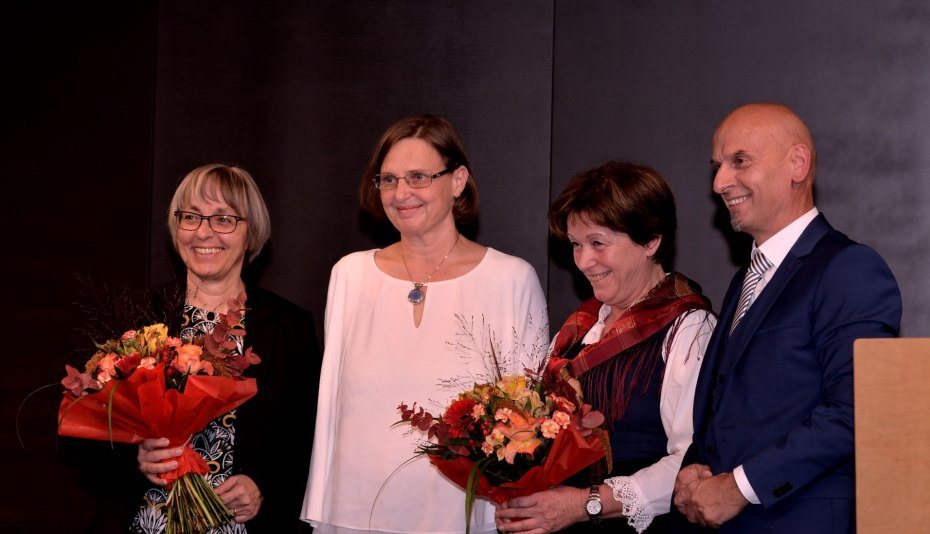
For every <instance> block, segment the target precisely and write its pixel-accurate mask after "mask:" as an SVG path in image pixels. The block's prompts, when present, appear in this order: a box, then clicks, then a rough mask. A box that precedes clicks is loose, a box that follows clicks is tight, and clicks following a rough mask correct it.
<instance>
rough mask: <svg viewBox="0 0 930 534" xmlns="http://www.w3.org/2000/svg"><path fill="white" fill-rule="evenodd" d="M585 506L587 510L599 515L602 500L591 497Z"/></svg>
mask: <svg viewBox="0 0 930 534" xmlns="http://www.w3.org/2000/svg"><path fill="white" fill-rule="evenodd" d="M584 507H585V510H587V511H588V513H589V514H591V515H597V514H599V513H601V501H599V500H595V499H591V500H590V501H588V502H586V503H585V505H584Z"/></svg>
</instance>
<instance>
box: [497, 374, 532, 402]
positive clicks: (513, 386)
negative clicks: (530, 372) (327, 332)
mask: <svg viewBox="0 0 930 534" xmlns="http://www.w3.org/2000/svg"><path fill="white" fill-rule="evenodd" d="M497 387H498V388H500V390H501V391H503V392H504V393H505V394H506V395H507V396H508V397H510V398H511V399H513V400H515V401H516V400H520V399H522V398H524V397H528V396H529V395H530V389H529V388H528V387H527V386H526V376H523V375H505V376H503V377H501V379H500V380H499V381H498V382H497Z"/></svg>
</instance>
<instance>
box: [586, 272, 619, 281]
mask: <svg viewBox="0 0 930 534" xmlns="http://www.w3.org/2000/svg"><path fill="white" fill-rule="evenodd" d="M611 272H612V271H604V272H602V273H598V274H588V273H585V277H587V279H588V280H590V281H592V282H597V281H598V280H603V279H605V278H607V275H609V274H610V273H611Z"/></svg>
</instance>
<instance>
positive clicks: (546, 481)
mask: <svg viewBox="0 0 930 534" xmlns="http://www.w3.org/2000/svg"><path fill="white" fill-rule="evenodd" d="M604 452H605V451H604V444H603V443H602V442H601V440H600V439H599V438H598V437H597V436H596V435H594V434H590V435H588V436H587V437H585V436H582V435H581V433H580V432H578V430H576V429H575V428H574V427H572V426H569V427H568V428H566V429H564V430H562V431H561V432H559V434H558V435H557V436H556V437H555V439H554V440H553V442H552V448H551V449H549V454H548V455H547V456H546V460H545V461H544V462H543V463H542V465H539V466H536V467H531V468H530V470H529V471H527V472H526V474H524V475H523V476H522V477H520V479H519V480H517V481H515V482H505V483H503V484H501V485H500V486H492V485H491V483H490V482H488V480H487V479H486V478H485V477H484V476H482V477H481V478H480V479H479V480H478V489H477V491H476V495H478V496H482V497H487V498H489V499H491V500H493V501H496V502H498V503H503V502H505V501H507V500H508V499H511V498H513V497H522V496H525V495H532V494H533V493H536V492H538V491H542V490H546V489H549V488H551V487H552V486H554V485H556V484H559V483H561V482H563V481H564V480H565V479H567V478H568V477H570V476H572V475H574V474H576V473H578V472H580V471H581V470H582V469H584V468H586V467H588V466H589V465H591V464H593V463H594V462H596V461H598V460H600V459H601V458H604ZM429 461H430V462H431V463H432V464H433V465H435V466H436V467H437V468H438V469H439V471H441V472H442V474H444V475H445V476H446V477H447V478H448V479H449V480H451V481H452V482H455V483H456V484H458V485H459V486H461V487H462V489H465V488H466V486H467V485H468V474H469V472H470V471H471V467H472V465H473V464H474V462H473V461H472V460H470V459H468V458H456V459H454V460H443V459H440V458H436V457H435V456H433V455H430V457H429Z"/></svg>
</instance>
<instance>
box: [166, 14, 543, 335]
mask: <svg viewBox="0 0 930 534" xmlns="http://www.w3.org/2000/svg"><path fill="white" fill-rule="evenodd" d="M212 5H213V4H211V6H212ZM214 7H215V8H216V9H212V10H206V9H204V8H203V5H200V4H199V3H193V4H192V3H180V2H178V3H170V4H168V3H166V4H162V6H161V9H160V17H159V18H160V24H159V63H158V86H157V106H156V109H157V111H156V142H155V167H154V168H155V171H154V174H155V190H154V199H155V206H156V209H155V212H154V215H153V220H154V224H153V232H154V233H153V236H154V237H153V243H155V253H156V254H155V256H154V260H153V261H154V263H155V269H154V270H155V274H156V277H158V276H161V277H164V276H165V275H167V274H168V273H169V272H170V270H169V268H168V265H169V262H168V260H167V258H168V252H167V251H168V250H169V248H168V245H167V244H166V243H167V238H166V237H165V235H164V231H163V224H162V222H161V221H162V219H163V217H164V216H163V213H164V210H165V209H166V206H167V203H168V200H169V199H170V194H171V191H172V189H173V187H174V186H175V184H176V182H177V180H178V179H179V178H180V177H181V176H183V174H184V173H185V172H186V171H187V170H189V169H191V168H193V167H195V166H197V165H199V164H201V163H204V162H208V161H223V162H237V163H240V164H242V165H243V166H245V167H246V168H248V169H249V170H250V171H252V172H253V174H254V175H255V176H256V179H257V180H258V181H259V183H260V185H261V186H262V188H263V191H264V193H265V195H266V198H267V200H268V202H269V204H270V208H271V211H272V220H273V227H274V228H273V235H272V251H271V252H272V254H271V257H270V258H269V261H268V262H267V264H268V265H267V268H266V269H265V270H264V272H263V273H262V277H261V278H262V282H263V284H264V285H266V286H268V287H269V288H271V289H273V290H276V291H278V292H280V293H281V294H283V295H285V296H287V297H288V298H291V299H292V300H295V301H296V302H298V303H300V304H303V305H305V306H307V307H309V308H310V309H311V310H312V311H314V312H315V313H316V315H317V317H318V319H321V318H322V310H323V305H324V301H325V292H326V284H327V282H328V278H329V269H330V267H331V266H332V264H333V263H335V261H336V260H337V259H338V258H339V257H341V256H342V255H344V254H346V253H348V252H351V251H354V250H359V249H364V248H371V247H374V246H379V245H383V244H386V243H389V242H391V241H392V240H393V239H394V236H391V235H390V234H385V233H384V232H378V231H376V230H373V227H372V224H371V221H369V220H367V219H365V218H364V217H361V215H360V210H359V208H358V202H357V199H356V190H357V187H358V180H359V177H360V175H361V172H362V170H363V168H364V165H365V163H366V162H367V159H368V156H369V154H370V151H371V149H372V148H373V146H374V143H375V141H376V140H377V138H378V137H379V136H380V134H381V132H382V131H383V130H384V129H385V128H387V126H389V125H390V124H391V123H392V122H394V121H395V120H397V119H399V118H401V117H402V116H405V115H409V114H415V113H434V114H439V115H443V116H446V117H447V118H449V119H450V120H451V121H452V123H453V124H454V125H455V126H456V128H457V129H458V131H459V133H460V135H461V136H462V138H463V140H464V142H465V146H466V150H467V151H468V154H469V156H470V157H471V159H472V165H473V166H474V172H475V174H476V176H477V178H478V186H479V191H480V196H481V216H480V229H479V232H478V240H479V241H480V242H481V243H483V244H486V245H489V246H492V247H495V248H498V249H500V250H502V251H504V252H508V253H511V254H515V255H518V256H521V257H523V258H525V259H527V260H528V261H530V262H531V263H532V264H533V265H534V266H535V267H536V269H537V271H538V273H539V275H540V278H542V279H543V281H545V277H546V267H547V259H546V258H547V249H546V234H545V229H544V228H545V210H546V207H547V206H548V202H549V199H548V179H549V147H550V138H549V132H550V128H549V120H550V103H551V80H552V72H551V66H552V53H551V47H552V5H551V3H542V4H539V5H537V6H535V8H534V9H532V10H527V9H524V8H522V7H520V6H516V5H501V4H500V3H497V2H478V3H475V2H469V3H464V2H463V3H455V4H449V3H423V2H404V3H397V2H393V3H374V2H333V3H323V2H301V3H289V4H286V5H285V4H282V5H279V6H278V7H277V8H276V9H274V10H268V9H266V7H265V6H264V5H256V4H254V3H247V2H232V3H230V2H226V3H223V4H222V5H220V6H214ZM384 224H388V223H384Z"/></svg>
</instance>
